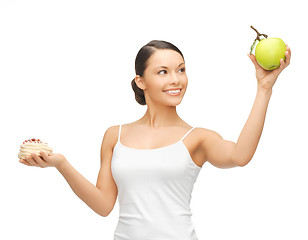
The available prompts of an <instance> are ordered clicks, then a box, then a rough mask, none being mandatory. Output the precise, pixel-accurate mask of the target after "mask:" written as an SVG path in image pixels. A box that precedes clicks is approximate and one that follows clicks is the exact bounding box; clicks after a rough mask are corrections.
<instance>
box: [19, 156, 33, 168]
mask: <svg viewBox="0 0 308 240" xmlns="http://www.w3.org/2000/svg"><path fill="white" fill-rule="evenodd" d="M19 162H20V163H22V164H24V165H27V166H31V165H30V163H28V162H27V160H26V159H24V158H21V159H19Z"/></svg>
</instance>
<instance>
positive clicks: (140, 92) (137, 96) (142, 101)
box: [131, 79, 146, 105]
mask: <svg viewBox="0 0 308 240" xmlns="http://www.w3.org/2000/svg"><path fill="white" fill-rule="evenodd" d="M131 85H132V88H133V90H134V92H135V99H136V101H137V102H138V103H139V104H140V105H146V102H145V97H144V92H143V90H142V89H141V88H139V87H138V86H137V84H136V82H135V79H133V80H132V83H131Z"/></svg>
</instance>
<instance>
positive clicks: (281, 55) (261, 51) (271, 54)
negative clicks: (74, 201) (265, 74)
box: [255, 38, 287, 70]
mask: <svg viewBox="0 0 308 240" xmlns="http://www.w3.org/2000/svg"><path fill="white" fill-rule="evenodd" d="M286 49H287V46H286V44H285V43H284V42H283V41H282V40H281V39H280V38H264V39H261V40H260V41H259V43H258V44H257V46H256V49H255V56H256V59H257V62H258V63H259V65H260V66H261V67H262V68H264V69H265V70H273V69H276V68H278V67H279V66H280V59H283V60H285V59H286V56H285V51H286Z"/></svg>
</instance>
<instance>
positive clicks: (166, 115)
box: [140, 106, 181, 129]
mask: <svg viewBox="0 0 308 240" xmlns="http://www.w3.org/2000/svg"><path fill="white" fill-rule="evenodd" d="M180 120H181V119H180V117H179V116H178V114H177V112H176V107H175V106H164V107H153V106H152V107H149V106H148V109H147V111H146V113H145V115H144V116H143V117H142V118H141V119H140V123H141V124H144V125H146V126H147V127H149V128H152V129H154V128H160V127H167V126H174V124H176V123H177V122H179V121H180Z"/></svg>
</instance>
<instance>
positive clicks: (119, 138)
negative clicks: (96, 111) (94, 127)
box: [118, 124, 122, 142]
mask: <svg viewBox="0 0 308 240" xmlns="http://www.w3.org/2000/svg"><path fill="white" fill-rule="evenodd" d="M121 127H122V125H121V124H120V125H119V136H118V142H120V137H121Z"/></svg>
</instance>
